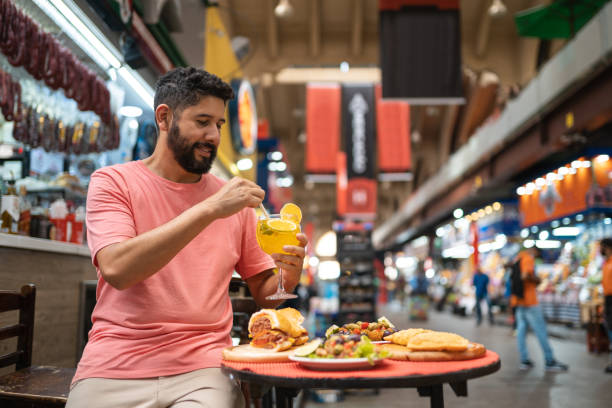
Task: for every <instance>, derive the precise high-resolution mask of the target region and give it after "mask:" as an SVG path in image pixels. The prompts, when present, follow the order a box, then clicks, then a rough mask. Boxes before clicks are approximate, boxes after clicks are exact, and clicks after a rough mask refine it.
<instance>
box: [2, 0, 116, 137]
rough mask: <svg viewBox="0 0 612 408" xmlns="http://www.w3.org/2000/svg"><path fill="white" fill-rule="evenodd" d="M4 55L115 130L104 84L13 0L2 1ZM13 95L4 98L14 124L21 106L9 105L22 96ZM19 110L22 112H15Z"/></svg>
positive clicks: (12, 93)
mask: <svg viewBox="0 0 612 408" xmlns="http://www.w3.org/2000/svg"><path fill="white" fill-rule="evenodd" d="M0 51H1V52H2V53H3V54H4V55H5V56H6V58H7V60H8V61H9V62H10V63H11V64H12V65H14V66H23V67H24V68H25V69H26V70H27V71H28V73H29V74H30V75H32V76H33V77H34V78H36V79H37V80H43V81H44V82H45V84H46V85H47V86H48V87H49V88H51V89H63V90H64V94H65V95H66V97H68V98H72V99H74V100H76V101H77V104H78V107H79V109H80V110H82V111H93V112H95V113H96V114H98V116H100V118H101V119H102V122H103V123H104V124H106V125H110V126H112V114H111V109H110V93H109V92H108V89H107V88H106V85H105V84H104V82H103V81H102V80H101V79H100V78H98V77H97V75H96V74H95V73H94V72H92V71H91V70H89V69H88V68H87V67H86V66H85V65H84V64H82V63H81V62H80V61H78V59H77V58H76V57H75V56H74V55H73V54H72V53H71V52H70V50H68V49H67V48H66V47H64V46H62V45H61V44H60V43H59V41H57V40H56V39H55V38H54V37H53V36H52V35H51V34H49V33H47V32H45V31H44V30H42V29H41V28H40V26H39V25H38V24H37V23H36V22H35V21H34V20H32V19H31V18H30V17H28V16H27V15H25V14H24V13H23V12H22V11H21V10H19V9H18V8H17V7H15V5H14V4H13V2H12V1H11V0H0ZM17 85H19V84H18V83H17ZM3 86H4V84H3ZM3 92H5V89H4V88H3ZM10 92H11V93H10V94H6V95H2V96H1V97H2V101H3V105H2V106H3V114H4V112H5V111H6V112H8V113H9V116H10V119H9V117H7V120H13V119H14V118H15V117H14V115H15V114H20V110H21V109H20V106H21V103H20V102H19V104H18V105H15V103H16V102H11V101H9V99H11V96H12V97H13V99H18V98H20V95H18V94H17V93H16V92H17V91H16V89H13V88H11V90H10ZM18 93H19V94H20V92H18ZM5 97H6V101H5ZM6 103H8V105H7V106H6V108H4V105H5V104H6ZM17 106H18V107H19V109H17V110H18V111H19V112H17V111H16V110H15V108H16V107H17ZM11 108H13V110H11ZM4 116H5V117H6V116H7V115H4Z"/></svg>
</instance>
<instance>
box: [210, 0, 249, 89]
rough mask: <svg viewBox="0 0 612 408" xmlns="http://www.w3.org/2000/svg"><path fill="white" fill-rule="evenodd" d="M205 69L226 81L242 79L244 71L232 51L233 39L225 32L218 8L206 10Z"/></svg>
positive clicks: (212, 7) (211, 7)
mask: <svg viewBox="0 0 612 408" xmlns="http://www.w3.org/2000/svg"><path fill="white" fill-rule="evenodd" d="M204 69H205V70H206V71H208V72H211V73H213V74H215V75H217V76H218V77H219V78H221V79H223V80H224V81H231V80H232V79H234V78H242V70H241V69H240V64H239V63H238V60H237V59H236V54H234V50H233V49H232V44H231V38H230V36H229V35H228V34H227V31H225V26H224V25H223V21H221V16H220V15H219V7H217V6H210V7H207V8H206V34H205V44H204Z"/></svg>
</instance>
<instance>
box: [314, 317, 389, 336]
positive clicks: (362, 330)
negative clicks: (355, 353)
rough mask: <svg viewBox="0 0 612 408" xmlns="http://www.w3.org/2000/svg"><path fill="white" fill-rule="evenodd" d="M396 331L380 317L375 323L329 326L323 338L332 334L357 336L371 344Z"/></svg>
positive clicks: (360, 322)
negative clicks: (366, 339)
mask: <svg viewBox="0 0 612 408" xmlns="http://www.w3.org/2000/svg"><path fill="white" fill-rule="evenodd" d="M396 331H397V330H396V329H395V326H394V325H393V324H392V323H391V322H390V321H389V319H387V318H386V317H384V316H383V317H380V318H379V319H378V320H377V321H376V322H362V321H358V322H354V323H346V324H344V325H342V326H336V325H335V324H334V325H333V326H330V327H329V328H328V329H327V331H326V332H325V337H329V336H331V335H332V334H349V335H350V334H357V335H363V336H367V337H368V338H369V339H370V340H372V341H373V342H380V341H383V337H386V336H390V335H391V334H393V333H395V332H396Z"/></svg>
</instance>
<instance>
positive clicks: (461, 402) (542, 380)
mask: <svg viewBox="0 0 612 408" xmlns="http://www.w3.org/2000/svg"><path fill="white" fill-rule="evenodd" d="M379 314H381V315H382V314H385V315H386V316H387V317H389V318H390V319H391V321H392V322H393V323H395V325H396V326H397V327H399V328H407V327H426V328H431V329H435V330H444V331H451V332H456V333H459V334H461V335H463V336H465V337H467V338H468V339H470V340H473V341H477V342H480V343H483V344H485V345H486V346H487V347H488V348H489V349H491V350H494V351H495V352H497V353H498V354H499V355H500V357H501V362H502V367H501V369H500V370H499V371H498V372H496V373H494V374H492V375H489V376H487V377H482V378H478V379H474V380H470V381H469V382H468V397H467V398H466V397H456V396H455V395H454V393H453V392H452V390H451V388H450V387H449V386H448V385H445V386H444V401H445V406H446V407H487V408H517V407H540V408H545V407H554V408H564V407H568V408H569V407H571V408H590V407H612V374H605V373H604V372H603V369H604V367H605V366H606V363H607V361H608V357H607V356H606V355H603V354H601V355H596V354H590V353H588V352H587V350H586V346H585V343H584V342H578V341H576V339H577V338H580V336H578V337H577V336H572V338H573V340H560V339H558V338H552V337H551V339H550V341H551V344H552V347H553V349H554V352H555V354H556V357H557V359H558V360H560V361H563V362H565V363H567V364H569V365H570V370H569V372H567V373H546V372H544V368H543V365H544V362H543V357H542V352H541V349H540V348H539V345H538V343H537V341H536V339H535V337H533V335H529V337H528V347H529V350H530V352H531V359H532V360H533V361H534V363H535V364H536V367H535V368H533V369H532V370H530V371H528V372H523V371H519V369H518V356H517V354H518V353H517V348H516V338H514V337H512V333H511V329H510V328H509V327H506V326H492V327H491V326H488V325H487V324H486V323H483V325H482V326H480V327H476V325H475V324H474V320H472V319H471V318H469V317H468V318H460V317H456V316H453V315H451V314H450V313H430V318H429V321H428V322H425V323H418V324H415V322H410V321H409V320H408V317H407V313H406V311H405V310H402V309H401V308H400V307H391V308H389V307H388V308H386V309H383V310H380V313H379ZM306 407H309V408H313V407H319V408H323V407H326V408H327V407H329V408H336V407H338V408H340V407H342V408H344V407H347V408H348V407H355V408H360V407H364V408H376V407H380V408H393V407H415V408H420V407H422V408H425V407H429V399H427V398H422V397H419V396H418V394H417V391H416V390H415V389H381V390H380V393H379V395H372V394H366V393H360V394H357V395H346V396H344V400H343V401H342V402H337V403H325V404H323V403H317V402H313V401H308V402H307V403H306Z"/></svg>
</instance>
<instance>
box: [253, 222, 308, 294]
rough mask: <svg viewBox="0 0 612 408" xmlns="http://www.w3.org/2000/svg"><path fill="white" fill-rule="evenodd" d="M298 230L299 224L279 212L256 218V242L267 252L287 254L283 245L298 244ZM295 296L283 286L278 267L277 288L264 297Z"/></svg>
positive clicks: (281, 274) (281, 272)
mask: <svg viewBox="0 0 612 408" xmlns="http://www.w3.org/2000/svg"><path fill="white" fill-rule="evenodd" d="M299 232H300V224H299V223H296V222H294V221H293V220H289V219H286V217H285V218H282V217H281V215H280V214H271V215H270V216H269V217H265V216H261V217H259V219H258V220H257V242H258V243H259V246H260V247H261V249H263V250H264V252H265V253H267V254H270V255H271V254H287V252H285V251H284V250H283V246H284V245H295V246H299V245H300V242H299V241H298V239H297V237H296V235H297V234H298V233H299ZM296 297H297V296H296V295H294V294H292V293H288V292H286V291H285V288H284V286H283V270H282V268H280V267H279V268H278V288H277V290H276V293H274V294H272V295H270V296H268V297H266V299H293V298H296Z"/></svg>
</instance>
